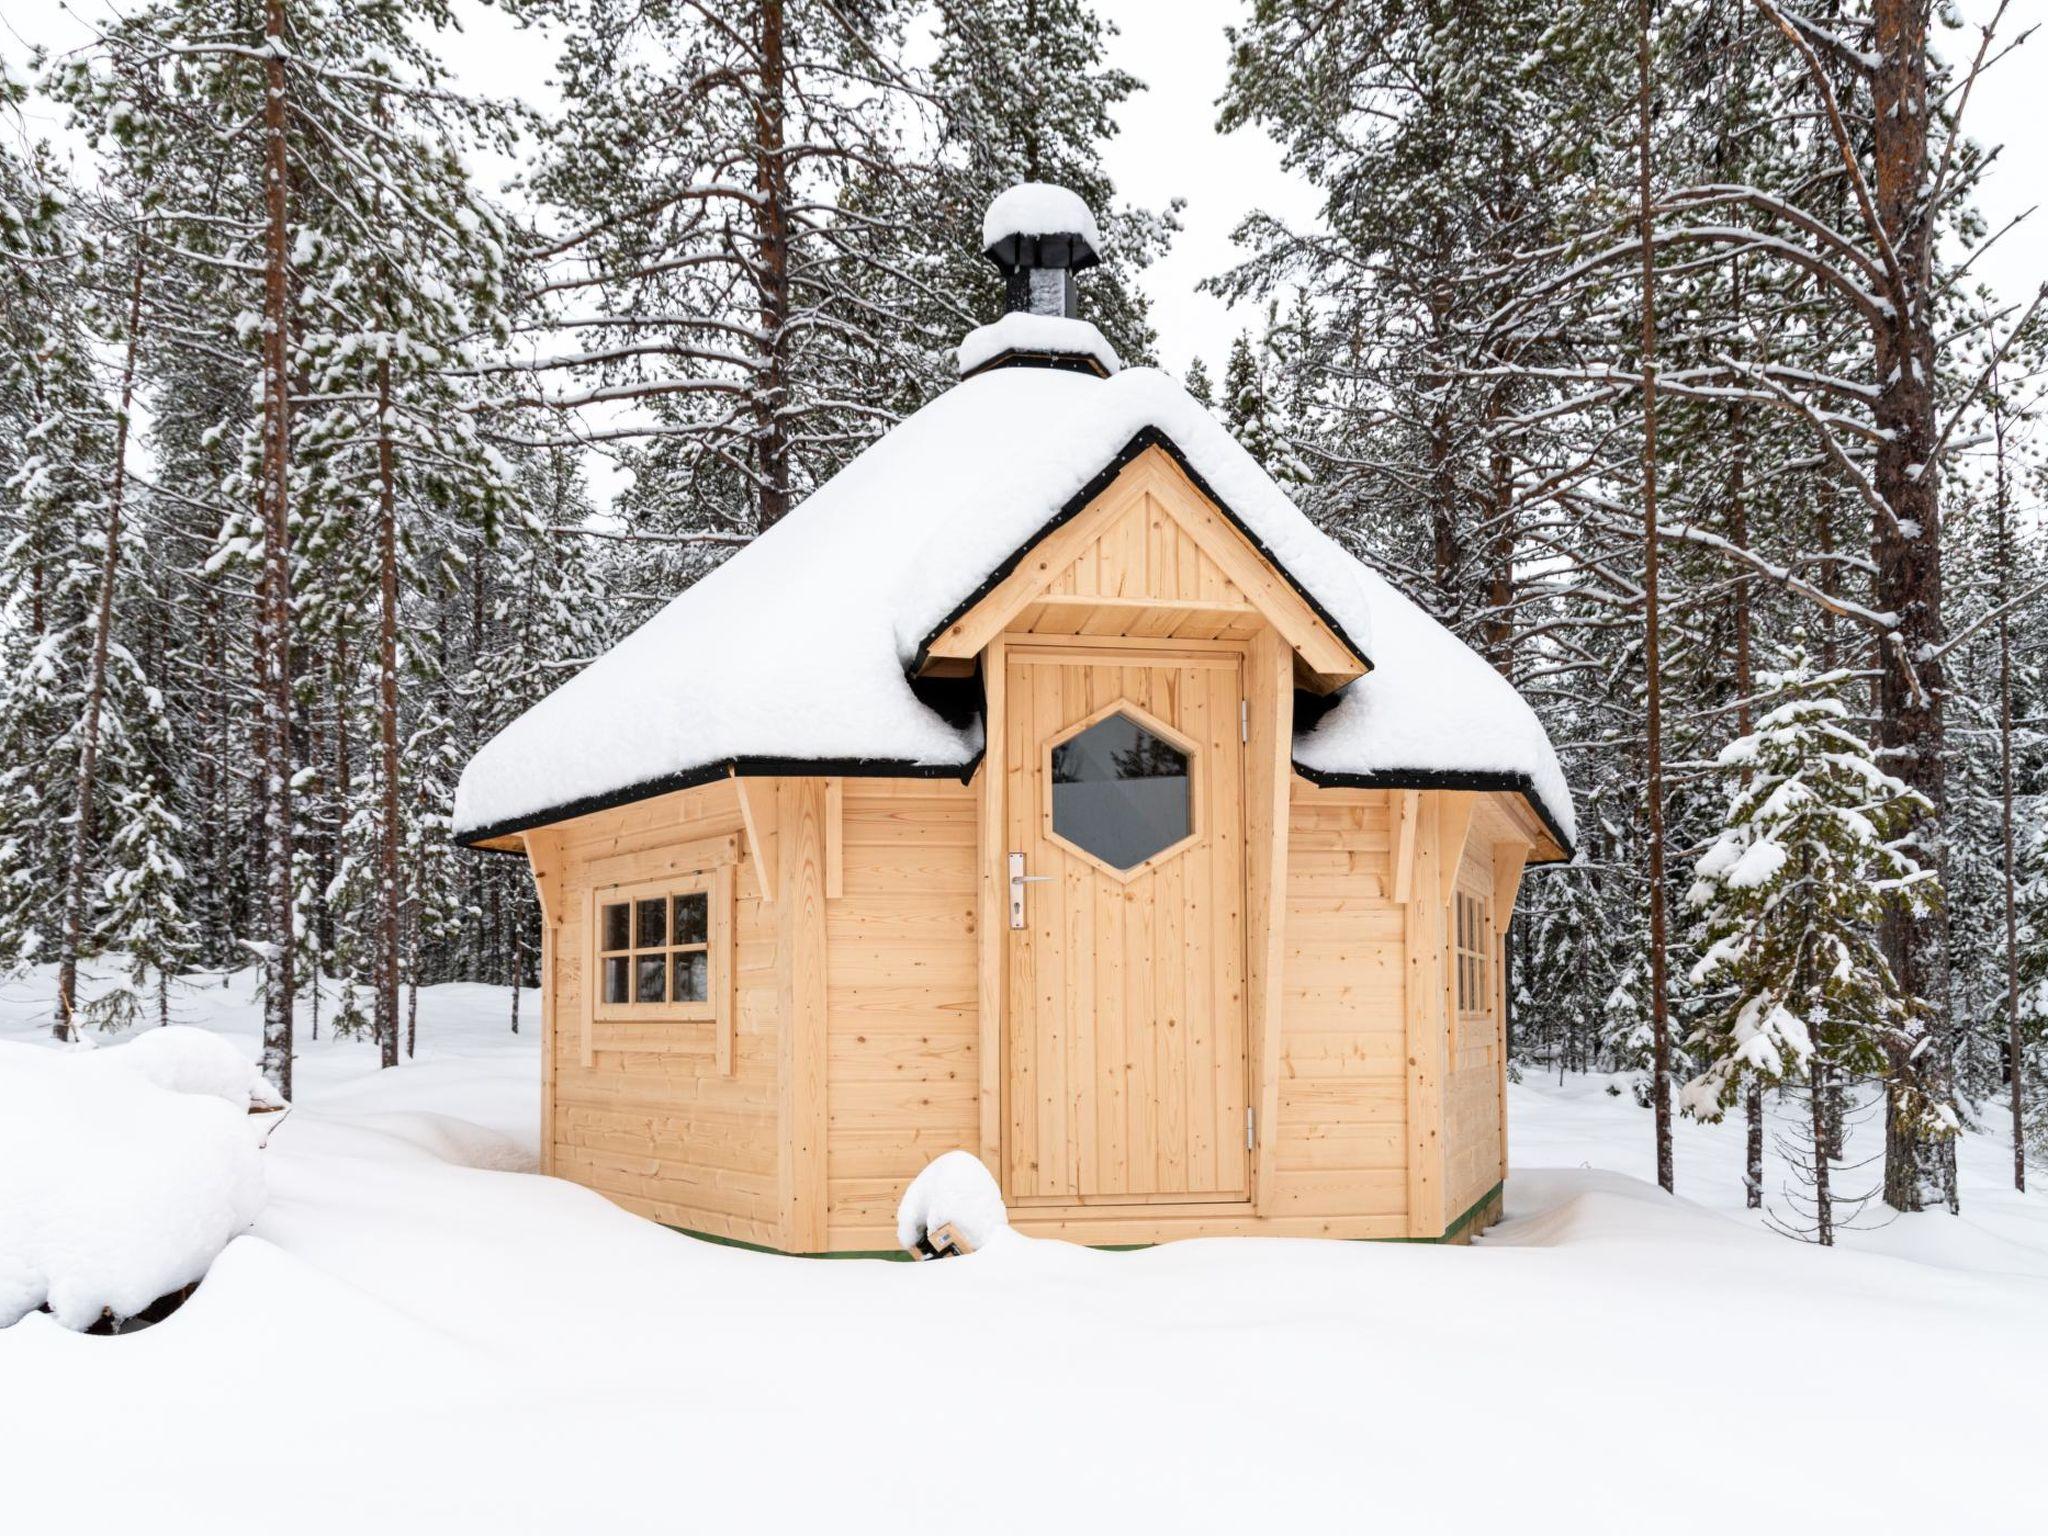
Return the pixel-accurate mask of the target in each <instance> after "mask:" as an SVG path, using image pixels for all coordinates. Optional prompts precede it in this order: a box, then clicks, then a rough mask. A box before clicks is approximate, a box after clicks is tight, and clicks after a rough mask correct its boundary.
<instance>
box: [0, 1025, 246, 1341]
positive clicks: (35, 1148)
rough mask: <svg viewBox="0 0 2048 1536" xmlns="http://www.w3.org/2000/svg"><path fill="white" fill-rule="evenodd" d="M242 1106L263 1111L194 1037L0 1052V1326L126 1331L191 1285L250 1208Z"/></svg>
mask: <svg viewBox="0 0 2048 1536" xmlns="http://www.w3.org/2000/svg"><path fill="white" fill-rule="evenodd" d="M259 1090H260V1097H259V1096H258V1093H259ZM252 1102H255V1103H262V1104H271V1105H274V1104H275V1103H276V1100H275V1098H274V1097H273V1096H271V1095H270V1094H269V1091H268V1089H267V1088H262V1086H261V1081H260V1079H259V1078H257V1077H256V1074H255V1070H254V1068H253V1067H251V1066H250V1065H249V1063H248V1062H247V1061H246V1060H244V1059H243V1057H242V1056H241V1054H240V1053H239V1052H237V1051H236V1050H235V1048H234V1047H233V1046H231V1045H230V1044H228V1042H227V1041H225V1040H223V1039H222V1038H221V1037H220V1036H218V1035H215V1034H210V1033H208V1032H207V1031H205V1030H199V1029H183V1028H177V1027H172V1028H168V1029H160V1030H152V1031H150V1032H149V1033H148V1034H145V1035H142V1036H139V1037H138V1038H137V1039H136V1040H135V1041H134V1042H133V1043H132V1044H128V1045H120V1046H114V1047H112V1048H111V1049H107V1050H89V1049H78V1050H70V1051H61V1050H52V1049H49V1048H48V1047H44V1046H31V1045H15V1044H7V1043H0V1328H4V1327H7V1326H9V1325H11V1324H13V1323H15V1322H17V1321H19V1320H20V1319H21V1318H22V1317H23V1316H24V1315H25V1314H27V1313H29V1312H33V1311H35V1310H36V1309H37V1308H39V1307H42V1306H45V1305H47V1306H48V1307H49V1309H50V1311H51V1312H52V1313H54V1314H55V1315H56V1318H57V1321H59V1322H60V1323H62V1324H63V1325H64V1326H65V1327H67V1328H89V1327H91V1326H92V1325H93V1324H94V1323H96V1322H98V1321H99V1320H100V1319H101V1317H102V1316H104V1315H107V1314H111V1315H112V1316H114V1317H117V1318H126V1317H133V1316H134V1315H135V1314H136V1313H138V1312H140V1311H142V1310H143V1309H144V1308H145V1307H147V1306H149V1304H150V1303H151V1302H153V1301H155V1300H157V1299H158V1298H159V1297H161V1296H165V1295H168V1294H170V1293H171V1292H172V1291H176V1290H178V1289H180V1288H182V1287H184V1286H187V1285H190V1284H192V1283H193V1282H194V1281H195V1280H198V1279H199V1278H200V1277H201V1276H202V1275H204V1274H205V1273H206V1270H207V1266H208V1265H210V1264H211V1263H212V1262H213V1260H214V1257H215V1256H216V1255H217V1254H218V1253H219V1252H220V1251H221V1249H222V1248H224V1247H225V1246H226V1245H227V1242H228V1240H229V1239H230V1238H232V1237H234V1236H235V1235H236V1234H237V1233H239V1232H243V1231H246V1230H247V1229H248V1227H249V1226H250V1224H251V1223H252V1222H254V1221H255V1219H256V1217H257V1214H258V1213H259V1212H260V1211H261V1210H262V1209H263V1202H264V1195H265V1189H264V1180H263V1168H262V1164H261V1161H260V1160H259V1157H258V1150H257V1141H256V1133H255V1131H254V1130H252V1128H251V1126H250V1122H249V1107H250V1105H251V1103H252Z"/></svg>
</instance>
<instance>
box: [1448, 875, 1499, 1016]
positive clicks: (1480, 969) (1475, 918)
mask: <svg viewBox="0 0 2048 1536" xmlns="http://www.w3.org/2000/svg"><path fill="white" fill-rule="evenodd" d="M1492 909H1493V903H1492V901H1491V900H1489V899H1488V898H1487V896H1486V895H1484V894H1483V893H1482V892H1479V891H1473V890H1468V889H1466V888H1465V887H1464V886H1463V885H1459V886H1457V887H1455V888H1454V889H1453V891H1452V894H1451V934H1450V937H1451V965H1452V998H1453V1002H1454V1003H1455V1005H1456V1006H1455V1009H1454V1011H1455V1012H1456V1014H1457V1016H1458V1018H1459V1020H1461V1021H1462V1020H1466V1019H1471V1020H1475V1021H1482V1022H1483V1021H1486V1020H1490V1019H1491V1018H1492V1017H1493V963H1494V962H1493V948H1492V945H1493V940H1492V932H1493V910H1492ZM1468 913H1469V917H1468ZM1468 981H1469V982H1470V984H1471V986H1470V993H1469V996H1470V999H1471V1001H1469V1002H1468V1001H1467V997H1468V993H1467V985H1466V984H1467V982H1468Z"/></svg>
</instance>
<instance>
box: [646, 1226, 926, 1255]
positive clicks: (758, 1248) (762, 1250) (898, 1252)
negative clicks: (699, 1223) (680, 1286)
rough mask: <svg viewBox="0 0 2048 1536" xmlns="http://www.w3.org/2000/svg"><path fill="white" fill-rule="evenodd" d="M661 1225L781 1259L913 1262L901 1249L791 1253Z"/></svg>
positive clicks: (714, 1233)
mask: <svg viewBox="0 0 2048 1536" xmlns="http://www.w3.org/2000/svg"><path fill="white" fill-rule="evenodd" d="M660 1225H662V1226H664V1227H667V1228H668V1229H669V1231H671V1232H676V1233H680V1234H681V1235H682V1236H684V1237H694V1238H695V1239H696V1240H697V1241H698V1242H700V1243H714V1244H716V1245H717V1246H718V1247H720V1248H744V1249H745V1250H746V1251H747V1252H748V1253H772V1254H774V1255H775V1256H776V1257H777V1258H779V1259H887V1260H889V1261H891V1262H893V1263H898V1264H908V1263H910V1262H911V1258H910V1255H909V1254H907V1253H905V1252H903V1250H902V1249H900V1248H844V1249H840V1250H838V1251H837V1252H833V1253H791V1252H790V1251H789V1250H788V1249H787V1248H771V1247H769V1246H768V1245H767V1244H766V1243H750V1242H748V1241H747V1240H746V1239H745V1238H741V1237H724V1236H721V1235H720V1234H719V1233H716V1232H699V1231H697V1230H696V1229H695V1228H694V1227H678V1226H675V1225H673V1224H672V1223H669V1222H666V1221H664V1222H662V1223H660Z"/></svg>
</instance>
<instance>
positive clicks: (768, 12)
mask: <svg viewBox="0 0 2048 1536" xmlns="http://www.w3.org/2000/svg"><path fill="white" fill-rule="evenodd" d="M782 5H783V0H762V5H761V44H760V53H759V57H760V61H761V89H760V94H759V95H758V96H756V97H755V100H754V124H755V131H756V134H757V139H756V144H755V151H754V156H755V186H756V189H757V190H758V191H759V193H760V196H761V208H760V237H761V250H760V257H759V269H758V272H759V275H758V278H757V282H758V285H759V288H760V298H761V346H762V367H761V374H760V378H759V379H758V380H757V381H756V383H755V386H754V398H753V411H754V459H755V476H756V481H757V486H756V495H757V496H758V497H759V505H758V513H757V521H758V524H759V527H760V529H761V531H762V532H764V533H765V532H766V531H767V530H768V529H770V528H772V527H774V526H775V525H776V524H777V523H779V522H781V521H782V519H783V517H784V516H785V515H786V514H787V513H788V511H789V433H788V429H787V427H785V426H784V424H783V419H782V412H783V409H784V407H785V406H787V404H788V403H789V372H788V355H787V353H788V346H789V217H790V193H789V163H788V160H787V158H786V156H785V154H784V148H783V131H784V130H783V124H784V119H785V116H786V108H785V88H786V81H785V72H786V68H787V59H786V55H785V53H784V48H783V33H782V20H783V18H782Z"/></svg>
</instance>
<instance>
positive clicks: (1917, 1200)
mask: <svg viewBox="0 0 2048 1536" xmlns="http://www.w3.org/2000/svg"><path fill="white" fill-rule="evenodd" d="M1928 6H1929V0H1876V4H1875V6H1874V8H1873V12H1872V15H1873V20H1874V23H1875V30H1874V34H1873V43H1874V48H1875V52H1876V55H1877V65H1876V68H1875V70H1874V71H1873V72H1872V75H1871V103H1872V107H1873V110H1874V123H1873V133H1874V141H1873V153H1874V160H1875V168H1876V176H1875V178H1874V180H1875V189H1874V190H1875V198H1876V215H1877V220H1878V223H1879V225H1880V227H1881V229H1882V231H1883V235H1884V237H1885V239H1886V240H1887V241H1888V242H1889V244H1890V246H1891V249H1892V250H1893V251H1894V252H1895V253H1896V262H1897V273H1898V276H1897V281H1898V282H1899V283H1902V284H1903V285H1904V290H1905V291H1904V292H1903V293H1900V294H1898V295H1896V301H1895V302H1894V304H1893V305H1892V306H1891V309H1890V311H1889V312H1888V315H1887V318H1886V320H1885V322H1884V323H1883V324H1881V325H1879V326H1878V327H1877V328H1876V358H1875V361H1876V365H1877V366H1876V379H1877V382H1878V397H1877V406H1876V412H1875V419H1876V425H1877V428H1878V431H1879V434H1880V439H1879V442H1878V444H1877V447H1876V452H1875V464H1874V470H1873V473H1874V479H1875V484H1876V488H1877V491H1878V494H1879V496H1880V497H1881V498H1882V499H1883V500H1884V502H1885V503H1886V505H1887V506H1888V507H1889V509H1890V515H1889V516H1879V517H1877V518H1876V519H1875V521H1874V525H1873V530H1872V536H1871V558H1872V561H1873V563H1874V564H1875V565H1876V567H1877V576H1876V580H1875V583H1874V588H1875V591H1874V595H1875V597H1876V599H1877V605H1878V607H1879V608H1880V609H1883V610H1888V611H1890V612H1892V613H1894V614H1896V615H1897V616H1898V628H1897V630H1896V631H1895V632H1894V633H1893V634H1892V635H1891V636H1889V637H1888V643H1887V647H1886V650H1887V654H1885V655H1884V656H1883V657H1882V660H1881V667H1880V673H1881V679H1880V683H1879V693H1878V704H1879V722H1878V745H1879V748H1880V750H1881V752H1882V755H1883V759H1884V766H1885V767H1886V768H1888V769H1889V770H1890V771H1891V772H1893V773H1895V774H1897V775H1898V776H1899V777H1900V778H1901V779H1903V780H1904V781H1905V782H1906V783H1907V784H1908V785H1910V786H1911V787H1912V788H1913V789H1915V790H1918V791H1919V792H1920V794H1921V795H1923V796H1925V797H1926V800H1927V802H1928V809H1927V810H1926V811H1925V812H1923V813H1922V814H1921V815H1919V816H1918V817H1917V818H1916V821H1915V826H1914V829H1913V833H1912V836H1913V837H1914V840H1915V841H1916V842H1917V843H1918V844H1919V846H1920V848H1921V850H1922V851H1921V858H1920V862H1921V864H1922V865H1923V867H1925V868H1929V869H1932V870H1933V871H1935V873H1936V874H1937V875H1939V874H1940V873H1942V872H1943V870H1944V868H1945V866H1946V862H1947V860H1946V856H1945V851H1944V848H1943V837H1942V831H1941V828H1942V818H1943V816H1944V815H1945V814H1946V811H1947V808H1948V792H1947V791H1948V781H1947V772H1946V764H1945V761H1944V752H1943V711H1942V706H1943V700H1944V694H1945V685H1944V682H1943V676H1942V664H1941V660H1940V654H1939V648H1940V645H1941V642H1942V623H1941V503H1940V495H1939V476H1938V475H1936V474H1935V473H1934V472H1933V471H1932V467H1931V466H1932V465H1933V463H1934V459H1935V448H1936V442H1937V438H1938V434H1939V426H1938V423H1937V420H1936V409H1937V401H1936V398H1935V389H1934V379H1935V352H1936V342H1935V331H1934V313H1933V297H1932V294H1931V291H1930V290H1931V286H1932V285H1931V276H1932V262H1933V254H1934V253H1933V240H1932V220H1933V217H1934V210H1932V209H1930V208H1928V207H1927V206H1925V203H1926V192H1927V190H1928V185H1927V183H1928V176H1929V169H1930V167H1929V159H1928V113H1929V111H1930V103H1929V101H1928V93H1927V64H1928V53H1927V26H1928ZM1885 938H1886V942H1887V947H1888V949H1889V951H1890V953H1891V956H1892V959H1893V963H1894V965H1895V967H1896V968H1897V971H1898V978H1899V983H1900V985H1901V986H1902V987H1903V988H1904V989H1905V990H1906V992H1907V993H1908V994H1910V995H1911V996H1914V997H1917V998H1920V999H1922V1000H1924V1001H1925V1002H1926V1003H1927V1004H1928V1005H1929V1006H1930V1007H1931V1008H1932V1009H1933V1010H1934V1011H1935V1023H1934V1025H1933V1026H1932V1029H1933V1038H1932V1039H1928V1040H1926V1041H1925V1042H1924V1046H1922V1047H1920V1048H1916V1047H1915V1046H1914V1045H1901V1046H1900V1047H1898V1048H1896V1049H1895V1050H1894V1052H1893V1056H1892V1063H1891V1074H1890V1078H1891V1080H1890V1082H1889V1083H1888V1084H1887V1112H1886V1117H1885V1119H1886V1134H1885V1177H1884V1198H1885V1202H1886V1203H1887V1204H1888V1205H1890V1206H1892V1207H1893V1208H1894V1209H1895V1210H1901V1211H1917V1210H1920V1209H1921V1208H1922V1207H1923V1205H1924V1204H1925V1200H1926V1197H1927V1194H1928V1192H1929V1188H1930V1185H1931V1184H1932V1185H1935V1186H1937V1187H1942V1186H1946V1184H1947V1183H1948V1182H1949V1181H1947V1180H1946V1179H1945V1178H1944V1177H1943V1168H1942V1166H1941V1165H1942V1163H1943V1161H1944V1160H1945V1158H1946V1157H1947V1156H1950V1155H1952V1153H1953V1146H1952V1144H1951V1145H1950V1146H1949V1147H1948V1148H1947V1149H1946V1150H1945V1151H1944V1150H1943V1149H1942V1148H1938V1147H1933V1146H1930V1145H1928V1144H1927V1142H1926V1139H1925V1135H1924V1130H1923V1128H1922V1127H1921V1126H1920V1125H1918V1124H1916V1123H1915V1122H1914V1121H1913V1119H1912V1118H1911V1117H1910V1116H1909V1115H1908V1113H1907V1112H1906V1108H1905V1103H1906V1098H1907V1093H1908V1091H1909V1090H1911V1091H1916V1092H1917V1093H1919V1094H1924V1095H1925V1096H1927V1097H1928V1098H1930V1099H1933V1100H1935V1101H1943V1100H1945V1099H1946V1098H1947V1096H1948V1083H1947V1071H1946V1057H1947V1040H1946V1036H1947V1034H1948V1032H1949V1028H1950V1020H1949V1014H1948V1010H1949V956H1948V920H1947V918H1946V916H1945V915H1944V913H1943V912H1942V910H1941V909H1939V908H1937V909H1935V910H1934V911H1932V912H1930V913H1926V914H1922V915H1914V914H1912V913H1909V912H1906V911H1905V910H1903V909H1902V908H1894V909H1893V911H1892V914H1891V915H1890V917H1889V918H1888V919H1887V921H1886V924H1885Z"/></svg>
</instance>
